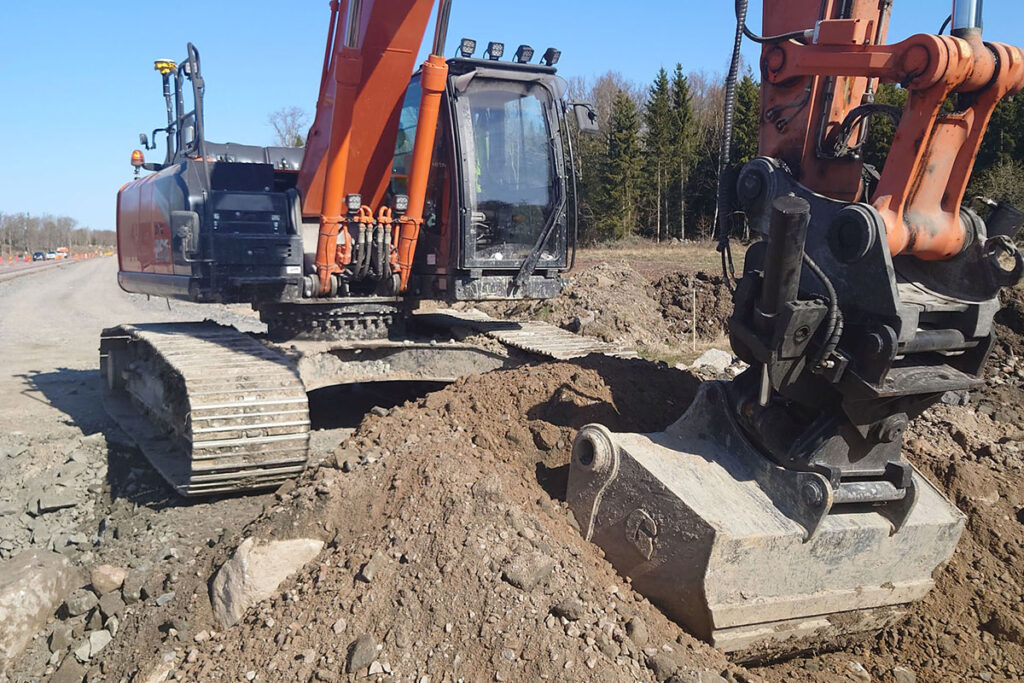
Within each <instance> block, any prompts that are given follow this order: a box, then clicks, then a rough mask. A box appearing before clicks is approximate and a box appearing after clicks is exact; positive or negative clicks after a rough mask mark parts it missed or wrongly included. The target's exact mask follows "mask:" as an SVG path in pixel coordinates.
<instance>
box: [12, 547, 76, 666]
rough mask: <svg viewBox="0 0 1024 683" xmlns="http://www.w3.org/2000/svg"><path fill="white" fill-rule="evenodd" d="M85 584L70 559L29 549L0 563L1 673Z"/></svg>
mask: <svg viewBox="0 0 1024 683" xmlns="http://www.w3.org/2000/svg"><path fill="white" fill-rule="evenodd" d="M81 584H82V581H81V578H80V576H79V575H78V572H77V571H76V570H75V569H74V568H73V567H72V566H71V563H70V562H68V560H67V558H66V557H64V556H63V555H58V554H57V553H51V552H47V551H43V550H28V551H25V552H23V553H20V554H19V555H18V556H17V557H15V558H14V559H11V560H7V561H6V562H0V673H3V671H4V669H5V667H6V665H7V663H8V662H10V661H12V660H13V659H14V658H15V657H17V656H18V655H19V654H20V653H21V651H22V650H24V649H25V646H26V645H27V644H28V643H29V641H31V640H32V638H33V637H34V636H35V635H36V633H38V632H39V630H40V629H42V627H43V626H45V625H46V621H47V619H49V618H50V617H51V616H53V613H54V612H55V611H56V610H57V607H59V606H60V604H61V603H62V602H64V598H65V597H66V596H67V594H68V593H70V592H71V591H72V590H74V589H75V587H77V586H80V585H81Z"/></svg>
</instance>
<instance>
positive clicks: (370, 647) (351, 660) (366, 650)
mask: <svg viewBox="0 0 1024 683" xmlns="http://www.w3.org/2000/svg"><path fill="white" fill-rule="evenodd" d="M376 658H377V644H376V643H374V642H373V637H372V636H371V635H370V634H369V633H364V634H363V635H361V636H359V637H358V638H356V639H355V640H353V641H352V642H351V644H349V646H348V663H347V665H346V668H345V670H346V671H347V672H348V673H350V674H354V673H356V672H358V671H361V670H362V669H365V668H366V667H368V666H370V663H371V662H373V660H374V659H376Z"/></svg>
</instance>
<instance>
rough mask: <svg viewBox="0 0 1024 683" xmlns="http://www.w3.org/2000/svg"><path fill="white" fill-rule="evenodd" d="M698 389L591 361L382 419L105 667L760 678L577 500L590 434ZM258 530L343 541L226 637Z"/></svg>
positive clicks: (489, 384)
mask: <svg viewBox="0 0 1024 683" xmlns="http://www.w3.org/2000/svg"><path fill="white" fill-rule="evenodd" d="M697 384H698V382H697V380H696V379H695V378H693V377H692V376H691V375H688V374H686V373H683V372H680V371H676V370H668V369H666V368H664V367H663V366H658V365H655V364H652V363H648V362H645V361H639V360H619V359H610V358H600V359H589V360H585V361H582V362H580V363H578V364H568V363H560V364H544V365H539V366H533V367H523V368H518V369H515V370H509V371H501V372H496V373H491V374H488V375H484V376H479V377H473V378H469V379H466V380H463V381H459V382H457V383H456V384H454V385H452V386H451V387H448V388H446V389H444V390H442V391H439V392H435V393H432V394H430V395H428V396H427V397H426V398H425V399H422V400H419V401H417V402H414V403H408V404H406V405H404V406H401V407H399V408H396V409H394V410H392V411H391V412H390V413H389V414H387V415H384V416H378V415H372V416H369V417H367V418H366V419H365V420H364V422H363V424H362V426H361V427H360V429H359V430H358V432H357V433H356V434H355V435H354V436H353V437H352V438H350V439H349V440H347V441H345V442H344V443H343V444H342V445H341V446H340V447H339V449H338V451H337V452H336V453H335V455H334V456H333V458H331V459H330V460H329V461H328V463H327V464H326V465H325V466H323V467H321V468H319V469H317V470H314V471H311V472H309V473H307V475H306V476H304V477H303V478H302V479H301V480H300V481H299V482H298V484H297V485H296V486H295V487H294V488H293V489H291V490H282V491H280V492H279V493H278V495H277V502H276V504H274V505H272V506H271V507H269V508H268V509H267V510H266V512H265V514H264V515H262V516H261V517H260V518H259V519H258V520H256V521H255V522H254V523H253V524H252V525H250V527H249V528H248V529H246V530H245V531H244V533H243V534H239V535H238V536H237V537H234V538H229V537H225V538H224V539H223V540H222V541H221V543H220V544H219V545H218V546H217V547H216V548H213V549H208V550H206V551H204V552H202V553H200V554H199V555H198V556H197V557H196V559H195V561H194V562H193V563H190V564H188V565H187V566H183V567H181V569H180V571H178V572H177V573H178V575H179V577H180V578H179V579H178V582H177V584H176V587H175V588H176V596H175V598H174V600H172V601H171V602H170V603H168V604H166V605H165V606H156V605H152V606H147V609H146V610H143V611H137V612H136V613H134V614H132V615H128V616H127V617H126V618H125V620H124V621H123V622H122V628H121V632H122V637H120V638H118V639H117V640H116V641H115V643H113V644H111V645H110V646H109V651H105V652H104V658H103V661H102V664H101V667H102V673H103V675H104V676H105V677H106V678H108V679H110V680H118V679H120V678H121V677H122V676H128V675H131V673H132V672H134V671H135V670H137V669H139V668H140V666H141V668H142V670H143V672H144V673H145V672H147V671H160V670H161V667H167V666H168V663H170V665H171V667H172V668H173V669H174V673H173V676H175V677H177V678H179V679H184V680H239V679H240V678H248V679H249V680H301V681H306V680H323V681H332V680H337V679H339V678H344V677H345V676H346V675H348V674H346V673H345V672H346V669H347V667H348V662H349V659H350V657H351V656H352V655H353V653H354V652H355V651H356V650H360V651H363V652H366V651H368V652H369V655H368V657H369V658H368V659H364V660H363V661H362V662H361V668H360V672H359V673H360V677H361V676H363V675H365V674H366V672H367V671H370V672H373V673H375V674H377V675H378V677H379V678H387V677H389V676H393V677H394V679H396V680H414V681H423V680H434V681H440V680H448V678H449V677H451V678H452V679H464V680H474V681H483V680H507V681H520V680H538V679H548V680H554V679H559V680H594V681H621V680H665V679H666V678H668V677H669V676H670V675H672V674H673V673H675V674H676V675H677V676H678V678H677V679H675V680H689V681H696V680H703V681H709V682H711V681H720V680H723V679H722V678H721V676H722V675H723V674H724V675H725V676H727V677H728V678H726V679H725V680H729V679H732V680H753V679H750V678H749V677H748V676H747V675H746V674H744V673H743V671H742V670H741V669H739V668H737V667H735V666H732V665H730V664H729V662H728V661H727V660H726V659H725V657H724V656H723V655H722V654H720V653H718V652H717V651H715V650H713V649H712V648H710V647H708V646H706V645H704V644H703V643H700V642H698V641H696V640H694V639H693V638H691V637H690V636H688V635H687V634H685V633H684V632H683V631H681V630H680V629H679V627H678V626H676V625H675V624H673V623H671V622H670V621H668V620H667V619H666V618H665V617H664V616H663V615H662V614H661V613H660V612H659V611H658V610H657V609H655V608H654V607H652V606H651V605H650V604H649V603H648V602H647V601H646V600H645V599H643V598H642V597H641V596H639V595H638V594H636V593H634V592H633V591H632V590H631V589H630V588H629V584H628V582H626V581H624V580H623V579H622V578H621V577H619V576H617V575H616V574H615V572H614V570H613V569H612V568H611V567H610V566H609V565H608V564H607V563H606V562H605V561H604V560H603V559H602V557H601V553H600V551H599V550H598V549H597V548H596V547H594V546H592V545H590V544H588V543H586V542H584V541H583V540H582V538H581V536H580V534H579V531H578V530H577V529H576V528H575V522H574V520H573V518H572V516H571V514H570V513H569V511H568V509H567V508H566V506H565V505H564V503H563V502H562V501H561V499H562V498H563V497H564V491H565V481H566V474H567V464H566V463H567V459H568V452H569V444H570V443H571V439H572V438H573V436H574V434H575V432H576V430H577V429H578V428H579V427H580V426H582V425H583V424H585V423H588V422H592V421H601V422H603V423H605V424H607V425H608V426H610V427H611V428H613V429H641V430H645V431H646V430H658V429H661V428H664V427H665V426H666V425H668V424H669V423H670V422H671V421H673V420H674V419H675V418H676V417H678V415H679V414H680V413H681V412H682V411H683V410H685V407H686V406H687V405H688V403H689V402H690V401H691V400H692V397H693V395H694V392H695V390H696V387H697ZM252 535H255V536H258V537H261V538H293V537H315V538H320V539H322V540H324V541H326V542H327V543H328V548H327V549H326V550H325V551H324V552H323V553H321V555H320V556H319V557H318V558H317V560H316V561H314V562H313V563H312V564H311V565H308V566H307V567H306V569H305V570H303V571H302V572H301V573H300V574H299V575H297V576H296V577H294V578H292V579H290V580H288V581H286V582H285V584H283V585H282V586H281V587H280V589H279V592H278V594H277V595H276V596H275V597H274V598H271V599H270V600H267V601H265V602H264V603H261V604H260V605H258V606H257V607H254V608H252V609H250V610H249V612H248V613H247V614H246V616H245V617H244V619H243V621H242V622H241V623H239V624H238V625H236V626H234V627H233V628H231V629H229V630H227V631H224V632H217V631H216V629H217V627H216V625H215V624H214V623H213V621H212V618H211V611H210V604H209V598H208V590H207V584H208V581H209V580H210V578H211V576H212V575H213V573H214V572H215V570H216V568H217V567H218V566H219V565H220V563H221V562H222V561H223V560H224V559H225V558H226V556H227V555H228V554H229V553H230V551H231V549H233V548H234V547H235V546H236V545H237V543H238V541H239V540H240V539H241V538H242V536H252ZM357 642H358V643H359V645H357ZM370 660H372V661H370ZM702 676H703V677H702ZM424 677H427V678H424Z"/></svg>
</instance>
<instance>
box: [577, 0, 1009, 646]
mask: <svg viewBox="0 0 1024 683" xmlns="http://www.w3.org/2000/svg"><path fill="white" fill-rule="evenodd" d="M735 4H736V14H737V32H736V48H737V50H736V52H735V53H734V57H733V68H732V69H731V74H730V78H729V82H728V83H727V88H726V92H727V95H726V116H725V120H726V135H725V136H724V140H723V157H722V158H723V159H724V160H727V159H728V156H727V154H728V149H729V143H730V140H729V132H730V131H729V129H730V122H731V108H732V104H731V99H732V98H731V93H732V92H734V88H735V79H736V71H737V68H736V67H737V65H738V62H739V53H738V47H739V44H740V40H741V38H742V36H743V35H746V36H747V37H749V38H751V39H753V40H755V41H757V42H759V43H761V44H762V57H761V64H760V67H761V81H762V98H761V99H762V105H761V106H762V108H761V121H760V148H759V151H760V155H761V156H759V157H758V158H756V159H753V160H752V161H750V162H748V163H747V164H746V165H745V166H744V167H743V169H742V170H741V172H740V174H739V176H738V180H737V182H736V187H735V192H734V197H735V200H736V202H737V203H738V204H739V205H740V207H741V208H742V209H743V211H744V212H745V213H746V215H747V217H748V219H749V220H750V222H751V224H752V226H754V227H755V228H756V229H757V231H758V232H759V233H760V234H761V236H762V238H763V239H762V240H761V241H759V242H758V243H755V244H754V245H752V246H751V247H750V248H749V249H748V251H747V253H746V257H745V262H744V269H743V275H742V278H741V279H740V280H739V282H738V285H737V287H736V290H735V293H734V312H733V315H732V317H731V318H730V321H729V331H730V339H731V342H732V346H733V350H734V351H735V352H736V354H737V355H738V356H739V357H740V358H741V359H743V360H744V361H746V362H747V363H748V364H749V366H750V367H749V369H748V370H746V371H745V372H743V373H742V374H741V375H739V376H738V377H737V378H736V379H735V380H732V381H729V382H707V383H705V384H704V385H703V386H702V388H701V390H700V392H699V393H698V395H697V397H696V399H695V400H694V402H693V404H692V405H691V406H690V408H689V409H688V411H687V412H686V413H685V414H684V415H683V416H682V417H681V418H680V419H679V420H678V421H677V422H676V423H675V424H673V425H671V426H670V427H669V428H668V429H666V430H665V431H664V432H661V433H657V434H614V433H612V432H610V431H608V430H607V429H605V428H604V427H602V426H600V425H590V426H587V427H584V428H583V429H582V430H581V431H580V432H579V434H578V436H577V438H576V441H575V443H574V445H573V453H572V460H571V464H570V473H569V487H568V493H567V499H568V502H569V505H570V507H571V508H572V509H573V511H574V513H575V515H576V518H577V520H578V522H579V525H580V528H581V529H582V530H583V532H584V534H585V535H586V537H587V538H590V539H592V540H593V541H594V542H596V543H598V544H599V545H601V546H602V548H603V549H604V550H605V553H606V556H607V557H608V558H609V559H610V560H611V561H612V562H613V564H615V566H616V567H617V568H618V570H619V571H620V572H621V573H623V574H625V575H627V576H629V577H630V578H631V579H632V583H633V586H634V588H636V589H638V590H639V591H641V592H642V593H644V594H645V595H646V596H648V597H649V598H650V599H651V600H652V601H653V602H655V603H657V604H658V605H659V606H661V607H662V608H663V609H664V610H665V611H666V612H667V613H668V614H669V615H670V616H672V617H673V618H675V619H677V620H678V621H680V622H681V623H683V624H685V625H686V626H687V627H688V628H689V629H690V630H692V631H693V632H695V633H697V634H698V635H700V636H702V637H704V638H706V639H708V640H709V641H710V642H712V643H714V644H715V645H717V646H719V647H722V648H724V649H726V650H750V649H754V650H756V651H758V652H759V653H760V655H763V654H765V653H766V652H772V651H781V652H792V651H796V650H800V649H803V648H807V647H812V648H819V647H822V646H825V647H827V644H828V641H830V640H834V639H835V637H836V636H840V635H844V634H847V633H857V632H865V631H871V630H876V629H878V628H880V627H882V626H884V625H885V624H887V623H891V621H892V620H893V619H895V618H896V617H898V616H899V615H900V614H901V613H902V611H903V609H904V607H905V606H906V605H907V604H908V603H911V602H913V601H915V600H918V599H920V598H922V597H923V596H924V595H925V594H926V593H927V591H928V590H929V589H930V588H931V586H932V576H933V573H934V572H935V570H936V568H937V567H939V566H941V565H942V564H944V563H945V562H948V560H949V558H950V557H951V556H952V554H953V552H954V550H955V548H956V544H957V541H958V539H959V536H960V533H961V531H962V529H963V524H964V517H963V515H962V514H961V513H960V512H959V511H958V510H957V509H956V508H955V507H954V506H953V504H952V503H951V502H950V501H949V500H947V499H946V498H945V496H944V495H943V494H942V493H941V492H940V491H939V490H938V489H937V488H936V487H935V486H933V485H932V484H931V483H930V482H928V480H927V479H926V478H925V477H923V476H922V475H921V474H920V472H918V471H917V470H916V469H915V468H914V467H913V465H912V464H911V463H909V462H907V460H906V459H905V458H904V457H903V449H902V446H903V438H904V434H905V432H906V429H907V427H908V426H909V424H910V422H911V420H913V419H914V418H915V417H917V416H918V415H920V414H921V413H922V412H923V411H924V410H925V409H927V408H928V407H929V406H931V405H933V404H935V403H936V402H937V401H938V400H939V399H940V398H941V396H942V395H943V394H944V393H945V392H947V391H962V390H968V389H972V388H975V387H977V386H979V385H980V384H981V382H982V380H981V375H982V372H983V368H984V365H985V362H986V359H987V357H988V354H989V350H990V348H991V346H992V343H993V334H994V331H993V330H994V326H993V316H994V315H995V313H996V312H997V311H998V310H999V299H998V295H999V291H1000V289H1001V288H1003V287H1005V286H1008V285H1013V284H1016V283H1017V282H1018V281H1019V280H1020V279H1021V275H1022V274H1024V261H1022V259H1021V255H1020V253H1019V252H1018V251H1017V249H1016V247H1015V246H1014V244H1013V242H1012V239H1011V238H1012V237H1013V236H1014V235H1015V234H1016V233H1017V232H1018V230H1019V228H1020V222H1019V216H1020V213H1019V212H1016V211H1015V210H1012V209H1011V208H1010V207H1004V206H1000V205H998V204H996V203H994V202H989V204H990V205H991V206H993V207H994V209H993V211H992V212H991V213H990V215H989V216H988V218H987V220H983V219H982V218H981V217H980V216H979V215H978V214H976V213H975V212H974V211H972V210H971V209H970V208H969V207H967V206H964V205H963V197H964V193H965V190H966V187H967V184H968V181H969V179H970V174H971V170H972V167H973V163H974V158H975V156H976V155H977V153H978V149H979V146H980V145H981V140H982V136H983V135H984V132H985V129H986V127H987V125H988V122H989V120H990V118H991V116H992V113H993V111H994V109H995V107H996V105H997V104H998V103H999V102H1000V101H1001V100H1002V99H1003V98H1005V97H1007V96H1009V95H1011V94H1013V93H1016V92H1019V91H1020V90H1021V89H1022V87H1024V70H1022V69H1024V53H1022V52H1021V50H1020V49H1018V48H1016V47H1012V46H1008V45H1003V44H1001V43H988V42H983V41H982V37H981V21H980V6H981V3H980V1H978V0H956V1H955V2H954V3H953V12H952V15H951V18H950V21H951V23H952V34H951V35H916V36H912V37H910V38H908V39H906V40H903V41H901V42H898V43H895V44H892V45H887V44H885V39H886V34H887V31H888V23H889V13H890V11H891V9H892V5H893V3H892V2H891V0H765V3H764V21H763V26H764V29H763V30H764V31H765V35H764V36H758V35H756V34H754V33H753V32H752V31H750V29H749V28H748V27H747V26H746V8H747V1H746V0H735ZM879 82H894V83H898V84H900V85H901V86H902V87H903V88H905V89H906V90H907V93H908V98H907V104H906V106H905V107H904V108H902V109H896V108H893V107H883V106H881V105H878V104H875V102H874V97H873V95H874V92H875V91H876V88H877V84H878V83H879ZM876 115H886V116H889V117H891V118H893V119H895V120H896V121H897V122H898V124H897V127H896V133H895V138H894V140H893V142H892V145H891V148H890V150H889V153H888V157H887V159H886V162H885V165H884V167H883V168H881V169H880V172H879V173H878V174H877V175H876V176H873V175H872V174H870V173H865V170H866V169H865V164H864V161H863V158H862V157H861V155H860V150H861V146H862V142H863V140H864V138H865V136H866V135H867V132H868V129H867V127H868V125H870V119H871V118H872V117H873V116H876ZM724 187H725V186H723V188H724ZM726 194H728V193H726ZM723 196H724V195H723ZM726 204H727V203H726V202H723V203H722V206H724V205H726ZM720 209H721V206H720ZM720 213H721V214H722V215H723V216H725V215H727V213H728V212H723V211H721V210H720ZM1014 216H1016V217H1017V220H1012V219H1011V218H1012V217H1014ZM722 232H723V237H724V239H723V240H722V244H723V249H726V250H727V248H728V232H727V229H726V230H723V231H722ZM724 262H725V263H730V262H731V261H730V259H728V258H725V259H724ZM730 274H731V273H729V272H728V271H727V273H726V276H727V277H729V275H730Z"/></svg>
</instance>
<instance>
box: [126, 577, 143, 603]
mask: <svg viewBox="0 0 1024 683" xmlns="http://www.w3.org/2000/svg"><path fill="white" fill-rule="evenodd" d="M145 582H146V577H145V575H143V574H142V573H141V572H131V573H129V574H128V576H127V577H125V580H124V585H123V586H122V587H121V594H122V595H123V596H124V601H125V604H128V605H134V604H135V603H137V602H138V601H139V600H141V599H142V585H143V584H144V583H145Z"/></svg>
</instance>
